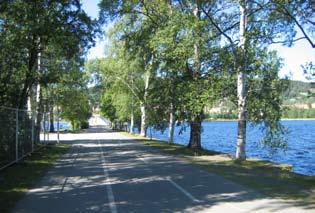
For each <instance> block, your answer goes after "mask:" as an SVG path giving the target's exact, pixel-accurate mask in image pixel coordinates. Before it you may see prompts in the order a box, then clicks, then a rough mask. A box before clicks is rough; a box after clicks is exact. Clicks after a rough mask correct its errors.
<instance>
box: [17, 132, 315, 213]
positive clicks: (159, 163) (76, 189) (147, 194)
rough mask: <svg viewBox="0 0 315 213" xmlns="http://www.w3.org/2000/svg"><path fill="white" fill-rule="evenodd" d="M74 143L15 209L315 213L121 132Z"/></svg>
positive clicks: (78, 137) (69, 138) (74, 138)
mask: <svg viewBox="0 0 315 213" xmlns="http://www.w3.org/2000/svg"><path fill="white" fill-rule="evenodd" d="M61 139H62V140H63V141H64V142H66V143H71V144H72V148H71V150H70V151H69V153H67V154H66V155H65V156H64V157H63V158H62V159H61V160H60V161H59V162H58V163H57V164H56V166H55V167H54V168H53V169H52V170H50V171H49V172H48V173H47V174H46V176H45V177H44V178H43V179H42V181H41V182H40V183H39V184H38V185H37V186H36V187H35V188H33V189H32V190H30V191H29V193H28V194H27V195H26V196H25V198H24V199H22V200H21V201H20V202H19V203H18V204H17V206H16V208H15V209H14V211H13V212H19V213H22V212H30V213H31V212H32V213H33V212H35V213H37V212H38V213H43V212H58V213H61V212H67V213H70V212H110V213H116V212H123V213H125V212H137V213H138V212H145V213H148V212H149V213H153V212H159V213H160V212H226V213H228V212H292V213H293V212H294V213H297V212H314V209H308V208H306V207H304V208H303V207H295V206H292V205H291V204H290V203H286V202H284V201H281V200H275V199H268V198H265V197H263V196H262V195H260V194H258V193H256V192H254V191H252V190H249V189H247V188H245V187H242V186H240V185H238V184H235V183H232V182H230V181H228V180H226V179H224V178H222V177H219V176H217V175H214V174H210V173H207V172H205V171H202V170H200V169H199V168H197V167H194V166H191V165H189V164H188V163H185V162H183V161H181V160H179V159H177V158H174V157H172V156H168V155H165V154H161V153H160V152H158V151H157V150H154V149H151V148H149V147H146V146H144V145H142V144H141V143H138V142H135V141H134V140H132V139H131V138H128V137H126V136H123V135H121V134H119V133H115V132H109V131H105V130H104V129H100V128H92V129H90V130H89V131H88V132H86V133H83V134H64V135H62V136H61Z"/></svg>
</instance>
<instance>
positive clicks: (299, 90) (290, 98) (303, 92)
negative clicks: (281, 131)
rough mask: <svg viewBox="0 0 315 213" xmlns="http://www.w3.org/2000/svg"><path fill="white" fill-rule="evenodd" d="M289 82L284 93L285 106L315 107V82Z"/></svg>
mask: <svg viewBox="0 0 315 213" xmlns="http://www.w3.org/2000/svg"><path fill="white" fill-rule="evenodd" d="M288 84H289V85H288V89H287V90H286V91H285V92H284V93H283V100H284V105H285V106H289V107H293V108H315V97H314V91H313V90H314V88H313V87H314V84H312V83H306V82H302V81H288ZM313 104H314V106H312V105H313Z"/></svg>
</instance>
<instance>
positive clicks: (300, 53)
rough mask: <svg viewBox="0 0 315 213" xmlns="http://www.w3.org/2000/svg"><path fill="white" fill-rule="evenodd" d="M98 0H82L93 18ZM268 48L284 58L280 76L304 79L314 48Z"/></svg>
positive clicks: (95, 52)
mask: <svg viewBox="0 0 315 213" xmlns="http://www.w3.org/2000/svg"><path fill="white" fill-rule="evenodd" d="M98 2H99V0H82V5H83V9H84V10H85V11H86V12H87V14H88V15H89V16H91V17H93V18H97V16H98V6H97V4H98ZM105 28H106V26H105ZM105 44H106V42H105V41H102V40H101V39H98V40H97V42H96V45H95V47H93V48H91V49H90V51H89V53H88V56H87V57H88V59H92V58H101V57H103V55H104V49H105ZM270 49H274V50H277V51H278V55H279V56H280V57H281V58H283V59H284V61H283V63H284V66H283V68H282V69H281V71H280V76H281V77H283V76H285V75H290V76H291V78H292V79H293V80H303V81H305V78H304V76H303V70H302V68H301V65H303V64H305V63H306V62H310V61H315V49H312V48H311V45H310V44H309V43H308V42H307V41H306V40H301V41H298V42H296V43H295V44H294V46H293V47H290V48H289V47H284V46H282V45H272V46H271V47H270Z"/></svg>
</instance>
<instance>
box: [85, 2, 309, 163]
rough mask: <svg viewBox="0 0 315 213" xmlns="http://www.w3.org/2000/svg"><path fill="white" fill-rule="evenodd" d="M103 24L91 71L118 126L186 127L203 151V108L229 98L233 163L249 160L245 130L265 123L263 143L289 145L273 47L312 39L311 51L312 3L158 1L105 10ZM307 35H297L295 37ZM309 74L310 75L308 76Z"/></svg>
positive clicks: (103, 103) (106, 4)
mask: <svg viewBox="0 0 315 213" xmlns="http://www.w3.org/2000/svg"><path fill="white" fill-rule="evenodd" d="M99 6H100V8H101V21H103V22H105V23H106V22H108V21H112V22H113V23H114V24H113V27H112V28H111V29H110V30H108V32H107V36H108V37H109V39H110V45H109V46H108V47H107V53H106V56H105V58H104V59H98V60H93V61H90V62H89V63H88V64H87V69H88V70H89V71H90V72H91V73H93V74H94V76H95V79H98V80H99V83H100V84H99V85H98V86H102V88H103V90H104V94H103V96H102V98H101V110H102V112H103V114H104V115H105V116H106V117H107V118H109V119H110V120H111V121H112V122H115V121H119V122H129V123H130V125H131V128H130V129H131V131H133V125H134V123H140V133H141V135H143V136H145V135H146V130H147V128H148V126H155V127H157V128H162V129H163V128H165V127H166V126H167V125H168V126H169V130H168V131H169V143H172V142H173V136H174V126H175V121H179V123H185V124H187V123H188V124H189V126H190V140H189V145H188V146H189V147H191V148H193V149H196V150H198V149H200V148H201V137H200V135H201V131H202V127H201V123H202V121H203V120H204V118H205V116H204V108H205V106H209V105H210V106H211V104H213V103H216V102H218V101H219V100H223V99H224V100H229V101H231V102H232V103H234V105H235V107H236V108H237V111H238V131H237V151H236V158H239V159H245V158H246V153H245V142H246V122H247V121H250V122H252V123H254V124H263V126H264V127H265V129H264V131H265V133H266V135H265V136H266V137H265V139H266V140H264V141H265V142H268V144H270V145H272V146H276V147H279V146H283V140H282V139H283V137H282V133H284V129H283V127H282V126H281V124H280V122H279V120H280V118H281V111H282V109H281V103H282V99H281V93H282V92H283V90H285V88H286V85H285V83H284V81H281V80H280V79H279V77H278V72H279V69H280V68H281V59H279V57H278V56H277V54H276V53H275V52H272V51H269V49H268V46H269V45H270V44H272V43H283V44H285V45H289V46H290V45H292V43H293V42H294V41H296V40H300V39H306V40H307V41H308V42H309V43H310V45H311V46H312V47H313V48H314V47H315V45H314V42H313V40H312V38H313V37H312V36H314V34H313V33H314V24H315V23H314V14H315V13H314V8H313V7H312V5H311V1H304V0H303V1H302V0H298V1H294V2H290V4H288V3H287V1H284V0H239V1H236V0H227V1H220V0H215V1H203V0H195V1H192V0H191V1H189V0H168V1H166V0H154V1H146V0H143V1H132V0H131V1H109V0H102V1H101V3H100V5H99ZM297 32H299V33H298V35H301V37H297ZM309 70H311V71H312V69H309Z"/></svg>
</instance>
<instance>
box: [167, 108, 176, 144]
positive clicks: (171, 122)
mask: <svg viewBox="0 0 315 213" xmlns="http://www.w3.org/2000/svg"><path fill="white" fill-rule="evenodd" d="M174 130H175V115H174V106H173V104H171V111H170V120H169V127H168V143H169V144H172V143H174Z"/></svg>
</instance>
